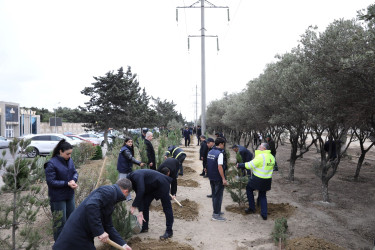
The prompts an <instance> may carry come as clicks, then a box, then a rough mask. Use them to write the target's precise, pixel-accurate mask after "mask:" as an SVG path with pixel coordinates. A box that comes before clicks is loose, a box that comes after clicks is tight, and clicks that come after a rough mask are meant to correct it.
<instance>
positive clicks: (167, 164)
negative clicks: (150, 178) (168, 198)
mask: <svg viewBox="0 0 375 250" xmlns="http://www.w3.org/2000/svg"><path fill="white" fill-rule="evenodd" d="M179 165H180V163H179V162H178V160H176V159H174V158H167V159H166V160H164V161H163V163H162V164H160V166H159V167H158V171H159V172H160V173H162V174H165V175H168V176H169V177H171V178H172V179H173V180H172V183H171V195H172V199H173V198H176V193H177V177H178V167H179ZM164 168H167V169H168V171H165V169H164ZM168 172H169V173H168Z"/></svg>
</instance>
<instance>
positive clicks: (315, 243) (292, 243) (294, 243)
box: [286, 236, 345, 250]
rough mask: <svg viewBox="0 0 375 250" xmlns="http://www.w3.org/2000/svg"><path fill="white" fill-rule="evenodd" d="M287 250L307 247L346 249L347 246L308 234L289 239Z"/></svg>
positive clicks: (303, 249) (299, 249)
mask: <svg viewBox="0 0 375 250" xmlns="http://www.w3.org/2000/svg"><path fill="white" fill-rule="evenodd" d="M286 249H287V250H305V249H324V250H344V249H345V248H343V247H340V246H338V245H336V244H333V243H331V242H327V241H325V240H323V239H318V238H315V237H312V236H306V237H303V238H296V239H292V240H288V241H287V246H286Z"/></svg>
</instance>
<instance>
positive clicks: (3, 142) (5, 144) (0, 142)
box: [0, 136, 11, 148]
mask: <svg viewBox="0 0 375 250" xmlns="http://www.w3.org/2000/svg"><path fill="white" fill-rule="evenodd" d="M10 142H11V140H10V139H7V138H5V137H3V136H0V148H9V143H10Z"/></svg>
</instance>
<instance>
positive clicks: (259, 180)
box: [237, 143, 275, 220]
mask: <svg viewBox="0 0 375 250" xmlns="http://www.w3.org/2000/svg"><path fill="white" fill-rule="evenodd" d="M274 165H275V157H273V155H272V154H271V150H269V145H268V144H267V143H262V144H260V145H259V147H258V150H255V157H254V159H253V160H252V161H249V162H246V163H240V164H237V168H241V169H244V168H246V169H249V170H251V171H252V176H251V178H250V179H249V182H248V183H247V186H246V194H247V199H248V201H249V208H247V209H245V212H246V213H248V214H251V213H254V212H255V202H254V194H253V191H254V190H258V191H259V197H258V198H259V201H260V206H261V212H260V215H261V216H262V218H263V220H267V196H266V192H267V191H269V190H271V183H272V173H273V167H274Z"/></svg>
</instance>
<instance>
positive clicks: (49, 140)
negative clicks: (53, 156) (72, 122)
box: [20, 134, 79, 158]
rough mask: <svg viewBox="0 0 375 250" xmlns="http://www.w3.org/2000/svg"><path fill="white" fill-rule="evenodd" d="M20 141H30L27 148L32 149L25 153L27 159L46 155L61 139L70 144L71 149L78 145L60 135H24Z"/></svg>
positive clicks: (76, 142)
mask: <svg viewBox="0 0 375 250" xmlns="http://www.w3.org/2000/svg"><path fill="white" fill-rule="evenodd" d="M20 139H26V140H29V139H30V140H31V143H30V145H29V147H32V150H31V151H28V152H27V153H26V155H27V157H31V158H33V157H36V156H38V155H48V154H49V153H51V152H52V151H53V149H54V148H55V147H56V145H57V143H59V141H61V140H62V139H65V140H66V141H67V142H69V143H70V144H72V146H73V147H74V146H76V145H78V144H79V142H78V141H75V140H72V139H70V138H69V137H67V136H65V135H62V134H31V135H25V136H23V137H21V138H20Z"/></svg>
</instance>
